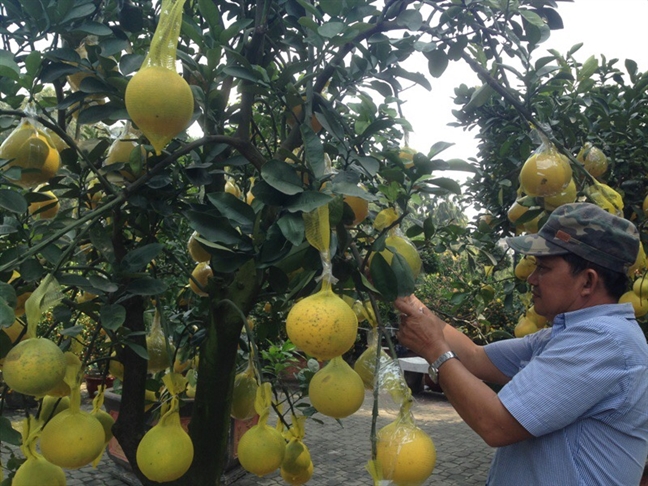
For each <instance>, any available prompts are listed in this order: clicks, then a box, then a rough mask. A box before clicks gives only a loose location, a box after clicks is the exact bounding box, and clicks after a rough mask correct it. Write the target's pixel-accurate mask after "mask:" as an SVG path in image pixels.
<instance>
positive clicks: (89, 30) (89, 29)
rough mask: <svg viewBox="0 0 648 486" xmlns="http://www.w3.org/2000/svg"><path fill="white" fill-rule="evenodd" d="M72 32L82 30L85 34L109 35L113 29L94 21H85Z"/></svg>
mask: <svg viewBox="0 0 648 486" xmlns="http://www.w3.org/2000/svg"><path fill="white" fill-rule="evenodd" d="M72 32H82V33H84V34H90V35H96V36H99V37H101V36H109V35H112V33H113V31H112V29H111V28H110V27H108V26H107V25H104V24H101V23H99V22H92V21H89V22H84V23H83V24H81V25H79V26H78V27H76V28H75V29H72ZM106 55H107V54H106Z"/></svg>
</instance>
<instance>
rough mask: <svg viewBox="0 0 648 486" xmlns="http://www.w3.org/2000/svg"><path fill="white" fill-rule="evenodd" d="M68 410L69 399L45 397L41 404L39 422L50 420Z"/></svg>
mask: <svg viewBox="0 0 648 486" xmlns="http://www.w3.org/2000/svg"><path fill="white" fill-rule="evenodd" d="M68 408H70V397H55V396H52V395H45V396H44V397H43V403H42V404H41V409H40V415H39V417H40V418H41V420H50V418H53V417H55V416H56V415H58V414H59V413H61V412H62V411H63V410H67V409H68ZM50 416H51V417H50Z"/></svg>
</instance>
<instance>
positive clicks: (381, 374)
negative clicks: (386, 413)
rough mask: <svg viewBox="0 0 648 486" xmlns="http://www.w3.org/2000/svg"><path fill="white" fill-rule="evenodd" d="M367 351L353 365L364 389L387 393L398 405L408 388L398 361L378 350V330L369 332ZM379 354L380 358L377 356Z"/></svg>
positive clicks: (405, 395) (403, 398) (406, 394)
mask: <svg viewBox="0 0 648 486" xmlns="http://www.w3.org/2000/svg"><path fill="white" fill-rule="evenodd" d="M367 341H368V346H367V349H365V350H364V352H363V353H362V354H361V355H360V357H359V358H358V359H357V360H356V362H355V363H354V365H353V369H354V370H355V371H356V373H358V374H359V375H360V378H362V381H363V383H364V385H365V388H367V389H368V390H373V389H374V387H375V386H378V389H379V390H380V391H386V392H388V393H389V394H390V395H391V397H392V399H393V400H394V402H396V403H397V404H398V405H400V404H401V403H402V402H403V400H405V399H406V398H407V396H408V390H409V387H408V386H407V382H406V381H405V378H404V377H403V373H402V371H401V369H400V366H399V364H398V360H395V359H392V358H391V357H390V356H389V355H388V354H387V353H386V352H385V351H384V350H383V349H382V348H380V350H379V349H378V330H377V329H372V330H371V331H370V332H369V337H368V340H367ZM377 353H380V356H377Z"/></svg>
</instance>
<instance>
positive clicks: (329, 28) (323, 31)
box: [317, 22, 345, 39]
mask: <svg viewBox="0 0 648 486" xmlns="http://www.w3.org/2000/svg"><path fill="white" fill-rule="evenodd" d="M344 27H345V25H344V24H343V23H342V22H326V23H325V24H322V25H320V27H319V28H318V29H317V33H318V34H319V35H321V36H322V37H326V38H328V39H331V38H333V37H336V36H338V35H340V34H341V33H342V32H344Z"/></svg>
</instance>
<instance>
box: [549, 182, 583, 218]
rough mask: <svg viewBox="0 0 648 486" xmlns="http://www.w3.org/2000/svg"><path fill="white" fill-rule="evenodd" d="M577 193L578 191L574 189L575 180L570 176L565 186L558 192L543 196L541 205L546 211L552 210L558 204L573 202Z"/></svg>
mask: <svg viewBox="0 0 648 486" xmlns="http://www.w3.org/2000/svg"><path fill="white" fill-rule="evenodd" d="M577 193H578V191H577V189H576V182H575V181H574V179H573V178H572V179H571V180H570V181H569V184H567V187H566V188H565V189H564V190H563V191H562V192H561V193H560V194H556V195H555V196H547V197H545V198H544V201H543V207H544V208H545V209H546V210H547V211H553V210H554V209H556V208H557V207H558V206H562V205H563V204H569V203H573V202H574V201H576V196H577Z"/></svg>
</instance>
